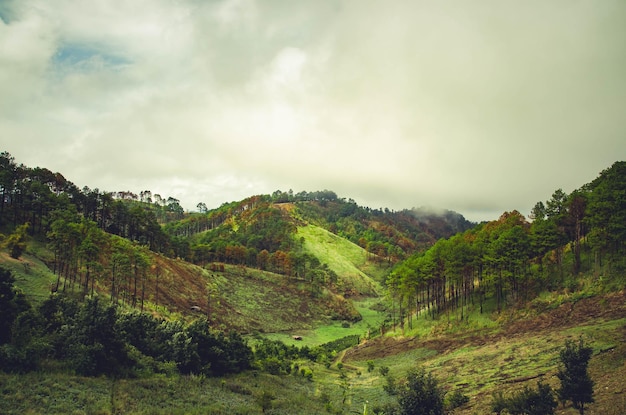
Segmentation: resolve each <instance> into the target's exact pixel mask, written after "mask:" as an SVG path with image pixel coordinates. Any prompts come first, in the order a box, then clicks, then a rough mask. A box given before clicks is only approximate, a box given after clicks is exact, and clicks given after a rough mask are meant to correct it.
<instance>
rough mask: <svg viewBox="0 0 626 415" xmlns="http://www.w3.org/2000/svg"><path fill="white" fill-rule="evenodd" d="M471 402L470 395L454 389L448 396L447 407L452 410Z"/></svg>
mask: <svg viewBox="0 0 626 415" xmlns="http://www.w3.org/2000/svg"><path fill="white" fill-rule="evenodd" d="M468 402H469V397H468V396H467V395H464V394H463V393H462V392H461V391H454V392H453V393H452V394H451V395H450V396H448V397H446V408H447V409H448V410H452V409H455V408H459V407H461V406H463V405H465V404H466V403H468Z"/></svg>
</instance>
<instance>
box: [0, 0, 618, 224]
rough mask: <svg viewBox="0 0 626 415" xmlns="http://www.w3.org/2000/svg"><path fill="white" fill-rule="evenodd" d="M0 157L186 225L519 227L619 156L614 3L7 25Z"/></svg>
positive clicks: (143, 8) (90, 18)
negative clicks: (348, 202)
mask: <svg viewBox="0 0 626 415" xmlns="http://www.w3.org/2000/svg"><path fill="white" fill-rule="evenodd" d="M0 16H2V18H3V20H2V21H1V22H0V68H1V69H0V88H1V90H2V91H3V95H2V97H1V98H0V146H1V147H2V148H3V150H4V149H6V150H7V151H9V152H11V153H12V154H13V155H14V156H15V157H16V159H17V160H18V161H20V162H23V163H25V164H27V165H31V166H35V165H40V166H45V167H48V168H50V169H52V170H57V171H60V172H62V173H63V174H65V175H66V176H67V177H68V178H69V179H70V180H72V181H74V182H75V183H76V184H78V185H81V186H82V185H88V186H90V187H99V188H101V189H105V190H119V189H121V188H125V187H126V188H130V190H134V191H140V190H144V189H150V190H152V191H153V192H155V193H161V194H163V195H172V196H174V197H177V198H179V199H181V201H182V202H183V204H184V206H185V207H187V208H189V209H193V208H195V205H196V204H197V203H198V202H200V201H204V202H206V203H207V205H209V206H217V205H219V204H221V203H222V202H226V201H230V200H235V199H238V198H243V197H246V196H248V195H250V194H253V193H269V192H272V191H273V190H276V189H282V190H287V189H289V188H292V189H293V190H295V191H299V190H318V189H323V188H328V189H332V190H335V191H336V192H338V193H339V194H340V195H341V196H345V197H351V198H354V199H355V200H357V201H358V202H359V203H362V204H365V205H368V206H372V207H385V206H388V207H390V208H395V209H400V208H410V207H413V206H420V205H431V206H439V207H443V208H449V209H455V210H458V211H459V212H461V213H464V214H466V215H467V216H468V217H469V218H470V219H485V218H496V217H498V216H499V214H500V213H501V212H502V211H504V210H512V209H519V210H521V211H522V212H523V213H528V210H529V209H530V208H531V207H532V205H534V203H535V202H537V201H538V200H542V199H544V200H545V199H547V198H549V197H550V194H551V193H552V191H553V190H554V189H556V188H558V187H563V188H564V190H566V191H571V190H573V189H574V188H576V187H578V186H580V185H582V184H584V183H586V182H588V181H590V180H592V179H593V178H595V177H596V175H597V174H598V173H599V171H600V170H602V169H604V168H606V167H608V166H610V165H611V164H612V162H613V161H615V160H617V159H623V157H624V154H625V153H626V144H624V140H623V135H624V130H625V129H626V126H625V124H624V122H623V116H622V112H623V108H624V107H625V106H626V79H625V78H624V76H623V73H624V71H625V70H626V50H625V49H624V48H623V45H622V42H621V39H624V38H625V37H626V24H625V23H626V5H624V4H623V3H622V2H620V1H617V0H615V1H610V0H607V1H603V2H600V3H598V2H593V1H581V2H577V3H572V2H567V1H557V2H550V3H546V2H541V1H531V2H524V3H504V2H501V1H495V0H484V1H480V2H478V3H473V4H472V5H467V4H466V3H465V2H462V1H443V2H436V3H433V2H425V1H398V2H392V3H380V2H375V1H336V2H304V3H300V2H281V1H262V2H261V1H255V0H222V1H216V2H211V3H208V2H197V1H192V0H183V1H178V2H171V1H166V0H163V1H156V2H155V1H133V2H110V1H104V0H101V1H93V2H82V3H81V2H78V3H77V2H71V1H58V2H54V4H53V3H50V2H45V1H40V0H25V1H20V2H17V1H14V2H8V3H5V4H4V5H2V6H0Z"/></svg>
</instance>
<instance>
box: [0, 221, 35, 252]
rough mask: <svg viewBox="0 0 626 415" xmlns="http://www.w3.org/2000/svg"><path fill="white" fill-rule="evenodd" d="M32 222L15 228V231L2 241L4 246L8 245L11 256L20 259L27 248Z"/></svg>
mask: <svg viewBox="0 0 626 415" xmlns="http://www.w3.org/2000/svg"><path fill="white" fill-rule="evenodd" d="M29 226H30V223H28V222H26V223H25V224H23V225H20V226H18V227H17V228H15V231H14V232H13V233H12V234H11V235H9V236H8V238H7V239H6V241H4V242H3V243H2V246H4V247H6V248H7V249H8V250H9V255H11V258H15V259H18V258H19V257H20V256H22V254H23V253H24V251H25V250H26V240H27V238H28V234H27V233H26V232H27V231H28V227H29Z"/></svg>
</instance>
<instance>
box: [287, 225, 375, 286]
mask: <svg viewBox="0 0 626 415" xmlns="http://www.w3.org/2000/svg"><path fill="white" fill-rule="evenodd" d="M297 238H304V245H303V247H302V249H303V251H304V252H307V253H310V254H312V255H315V256H316V257H317V258H319V260H320V261H321V262H322V263H326V264H328V266H329V267H330V269H332V270H333V271H335V272H336V273H337V275H338V276H339V278H340V281H341V282H342V283H343V285H344V290H346V291H348V290H350V289H351V288H352V289H353V290H354V291H356V292H357V293H358V294H365V295H377V293H378V292H380V290H381V288H380V283H379V282H378V281H380V280H381V279H382V278H384V275H385V273H386V272H387V269H386V268H385V267H384V266H380V265H377V264H376V263H374V262H372V261H368V254H367V252H366V251H365V250H364V249H363V248H361V247H360V246H358V245H355V244H353V243H352V242H350V241H348V240H346V239H344V238H341V237H339V236H337V235H335V234H333V233H331V232H328V231H327V230H325V229H323V228H320V227H319V226H316V225H307V226H301V227H298V233H297Z"/></svg>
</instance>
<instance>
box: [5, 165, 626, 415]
mask: <svg viewBox="0 0 626 415" xmlns="http://www.w3.org/2000/svg"><path fill="white" fill-rule="evenodd" d="M3 157H5V158H6V155H5V153H3ZM2 166H3V169H4V170H3V172H2V173H3V174H2V175H0V180H2V183H0V185H1V187H2V192H3V195H4V197H3V198H2V199H1V203H0V213H1V214H0V229H1V231H2V233H3V234H4V235H3V236H2V241H1V243H2V250H1V251H0V265H1V266H0V289H1V290H2V291H1V293H2V295H1V296H0V310H1V311H2V314H1V318H0V363H1V366H0V367H1V368H2V372H4V373H3V374H2V376H1V377H0V380H1V382H2V386H3V387H2V393H3V394H4V395H5V396H4V397H5V398H7V399H6V400H7V401H9V402H11V405H12V406H11V408H13V407H15V408H18V409H16V411H17V412H20V413H24V412H26V413H27V412H31V413H37V412H47V413H67V412H75V410H78V411H83V412H100V413H119V412H125V413H159V411H155V407H154V406H152V403H151V402H149V399H148V400H146V399H144V398H142V397H141V395H142V394H147V393H148V392H146V391H149V390H151V389H153V390H159V391H163V390H169V391H170V392H168V393H169V395H168V398H167V399H165V401H164V402H162V403H161V405H162V407H163V408H166V407H167V408H168V409H164V410H163V411H161V413H190V412H191V413H193V412H194V411H195V412H200V413H202V412H215V413H220V412H232V408H233V407H234V408H237V411H239V412H242V413H261V412H266V411H270V410H271V411H270V412H273V413H294V412H297V413H320V412H324V411H326V412H331V413H354V412H359V413H362V412H365V409H364V407H365V406H366V405H370V406H369V408H370V409H369V412H368V413H381V412H384V413H387V414H390V413H399V411H400V408H399V406H398V405H399V404H400V402H399V400H398V397H397V396H396V395H394V394H393V393H391V394H390V393H387V392H389V391H392V392H393V391H394V390H396V391H397V389H394V388H398V387H399V388H403V387H404V386H402V385H403V383H402V382H403V381H404V380H405V379H406V377H407V376H408V375H407V373H408V372H407V371H408V370H410V369H412V368H416V367H422V368H425V369H426V370H427V371H428V373H430V374H432V375H433V376H434V377H435V379H437V381H438V382H440V383H441V385H442V388H443V390H445V391H446V392H447V393H448V395H447V396H448V397H450V396H453V394H456V397H457V398H462V397H463V395H465V397H467V398H468V399H469V402H467V403H464V404H462V406H461V407H459V408H456V409H454V411H453V413H456V414H467V415H469V414H474V413H488V411H489V410H490V404H491V402H492V400H493V395H494V394H496V393H502V394H505V395H503V396H512V394H513V393H515V392H516V391H519V390H520V388H522V387H526V386H528V387H534V386H535V385H536V382H537V380H542V381H545V382H546V383H547V384H548V385H549V386H550V387H551V388H553V389H551V392H550V393H551V394H553V393H554V390H555V389H556V388H557V387H558V379H557V378H556V377H555V374H556V372H557V370H558V368H559V360H558V356H559V350H560V349H561V348H562V347H563V345H564V343H565V341H566V340H576V339H578V338H583V339H584V340H585V342H586V343H587V344H588V345H590V346H591V348H592V352H593V354H592V359H591V362H590V372H591V374H592V377H593V381H594V382H595V391H594V392H595V397H596V402H595V403H589V404H588V406H587V407H588V408H589V409H588V412H587V413H602V414H612V413H623V410H624V408H625V407H626V405H623V404H622V403H623V401H624V399H623V397H624V393H625V391H624V388H623V375H624V370H625V369H624V364H625V361H626V350H624V348H623V344H624V340H625V339H624V327H626V321H625V319H626V308H625V304H626V297H625V293H624V289H625V287H626V277H625V275H626V273H625V270H626V261H625V260H624V258H626V256H625V255H624V254H626V233H625V232H624V226H623V224H624V223H626V221H625V218H626V210H625V209H624V206H626V204H624V194H626V181H625V180H624V178H625V177H626V174H625V173H626V163H623V162H618V163H615V164H614V165H613V166H611V167H610V168H608V169H606V170H605V171H603V172H601V173H600V175H599V177H598V178H596V179H595V180H593V181H591V182H590V183H588V184H585V185H583V186H581V188H579V189H577V190H575V191H573V192H572V193H571V194H567V193H565V192H563V191H562V190H561V189H558V190H556V191H555V192H554V193H553V195H552V196H551V198H550V199H548V200H547V201H546V202H545V203H544V202H537V204H536V206H535V208H534V209H533V211H532V214H531V220H528V218H526V217H525V216H524V215H522V214H521V213H519V212H517V211H515V210H513V211H510V212H504V213H503V214H502V216H501V217H500V218H499V219H498V220H495V221H492V222H488V223H482V224H479V225H473V224H469V223H467V221H465V220H464V219H463V218H462V216H460V215H459V214H456V213H454V212H438V213H432V212H428V211H426V210H419V209H412V210H406V211H401V212H391V211H388V210H372V209H369V208H363V207H360V206H358V205H357V204H356V203H354V202H353V201H351V200H345V199H342V198H339V197H337V195H335V194H334V193H333V192H331V191H321V192H310V193H309V192H301V193H298V194H292V193H283V192H275V193H274V194H272V195H258V196H251V197H250V198H247V199H244V200H242V201H238V202H231V203H225V204H224V205H222V206H221V207H220V208H218V209H215V210H210V211H209V210H205V211H203V212H198V213H185V212H182V211H181V210H180V209H178V208H177V204H176V201H175V200H170V199H167V200H168V202H166V203H164V202H163V200H165V199H163V198H159V202H158V203H155V202H154V201H153V200H151V197H150V195H149V192H142V195H141V197H140V198H138V197H133V195H132V193H128V192H117V193H115V195H113V194H111V193H106V192H105V193H103V192H100V191H98V190H93V191H92V190H90V189H88V188H85V189H83V190H79V189H77V188H76V187H75V186H73V185H72V184H71V183H70V182H68V181H67V180H65V179H63V177H62V176H60V175H58V174H56V175H55V174H52V173H51V172H48V171H46V170H45V169H40V168H35V169H30V168H27V167H25V166H21V165H20V166H18V165H17V164H15V163H12V161H11V160H3V164H2ZM581 336H582V337H581ZM383 368H384V369H386V370H387V371H388V373H384V374H383V373H382V372H381V371H380V369H383ZM23 372H29V373H36V374H39V375H40V376H41V382H36V381H33V378H32V377H31V375H30V374H29V375H26V376H23V375H18V374H17V373H23ZM287 375H289V376H287ZM98 376H105V377H108V379H110V381H109V380H107V378H102V382H99V381H98V380H97V379H98ZM196 376H197V378H196ZM81 377H82V378H84V379H88V381H87V382H86V383H88V384H90V385H91V386H90V387H91V388H93V389H94V390H96V391H98V392H95V395H94V396H97V398H94V399H96V400H97V401H98V403H97V404H96V403H94V401H89V399H86V398H85V395H87V394H89V392H88V391H85V390H84V389H81V388H79V387H75V386H71V387H69V388H68V389H63V388H59V389H61V390H64V391H65V392H64V393H65V394H66V395H67V396H70V397H71V396H74V395H73V394H74V393H76V394H78V396H75V397H74V399H69V400H66V397H59V396H58V395H57V392H56V390H52V389H55V388H50V387H49V386H48V385H53V384H58V383H59V382H60V383H63V384H64V385H66V384H67V385H75V384H81V382H82V381H81ZM214 377H217V378H222V382H213V381H212V378H214ZM205 378H206V379H211V381H207V382H206V383H205V382H204V381H203V380H202V379H205ZM292 378H294V379H292ZM255 379H262V381H258V382H257V381H256V380H255ZM24 382H26V384H25V383H24ZM29 382H30V383H32V385H29ZM107 382H109V383H107ZM185 385H186V386H185ZM276 385H280V389H279V392H271V391H270V389H271V388H275V387H276ZM205 386H206V387H208V388H209V389H210V390H211V393H209V394H207V391H206V390H203V388H204V387H205ZM118 388H119V389H118ZM181 388H182V389H183V390H184V389H185V388H187V389H189V392H190V393H191V394H192V397H191V398H190V400H185V399H181V398H180V397H178V396H175V391H178V390H181ZM601 388H603V389H601ZM74 389H76V391H74ZM21 390H24V391H25V392H21ZM271 390H274V389H271ZM118 392H119V393H118ZM136 393H138V394H139V395H135V394H136ZM32 396H39V397H41V396H44V397H48V396H49V397H50V398H49V399H48V398H46V399H43V398H42V399H35V400H32V399H29V398H30V397H32ZM107 396H108V397H109V398H108V400H107V398H106V397H107ZM131 396H132V398H131ZM213 396H214V397H216V399H215V400H213V399H212V397H213ZM303 397H304V398H303ZM52 401H55V402H56V401H58V402H64V404H63V405H66V406H63V407H62V408H61V407H59V408H58V409H55V408H52V407H51V406H50V402H52ZM72 401H75V402H77V401H81V402H83V403H82V404H81V406H80V407H74V408H73V409H70V408H72V407H71V405H72V403H71V402H72ZM307 401H308V402H307ZM305 402H307V403H308V404H309V407H307V408H306V409H303V408H302V407H301V406H302V405H303V404H304V405H306V403H305ZM368 402H369V403H368ZM31 405H32V406H31ZM170 405H173V406H170ZM194 405H195V406H194ZM620 405H621V406H620ZM189 408H196V409H193V410H192V411H190V409H189ZM199 408H202V409H199ZM294 408H298V410H297V411H294ZM449 409H450V411H452V408H449ZM11 411H13V409H10V408H6V407H0V412H8V413H11ZM616 411H617V412H616ZM620 411H621V412H620ZM557 413H563V414H571V413H575V409H574V408H573V407H572V404H571V403H566V405H565V406H564V407H563V408H561V406H559V408H558V409H557Z"/></svg>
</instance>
